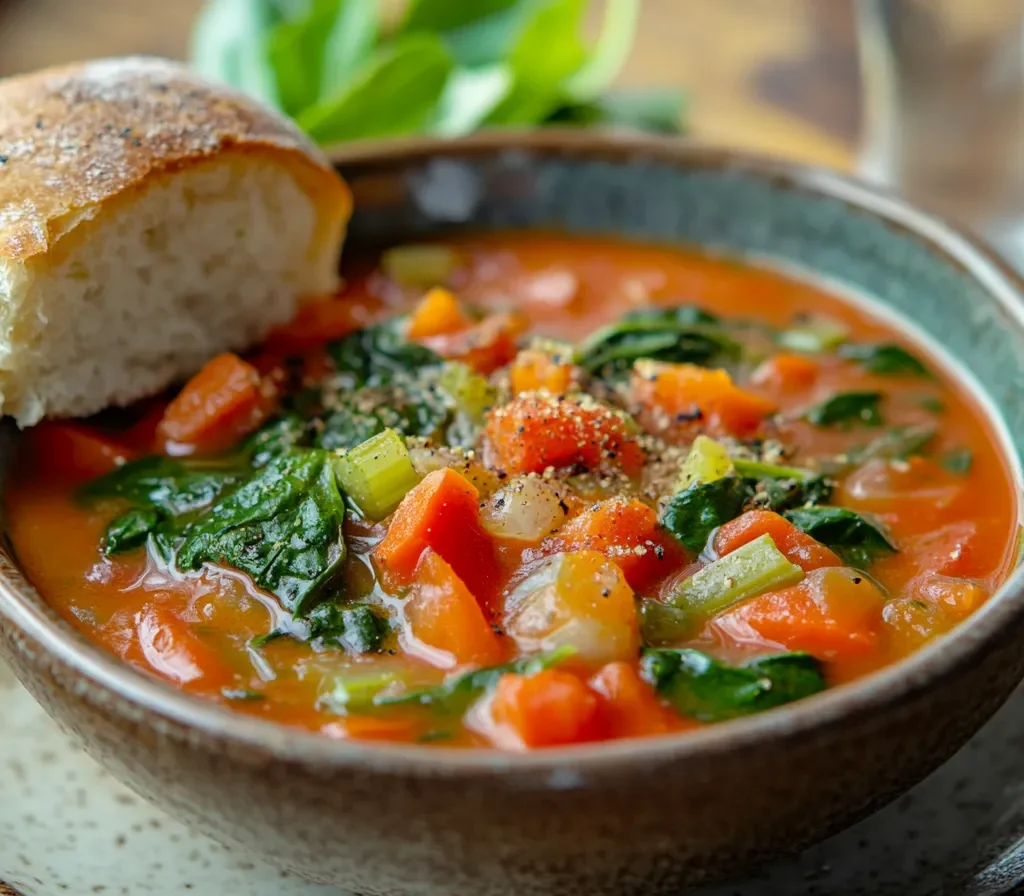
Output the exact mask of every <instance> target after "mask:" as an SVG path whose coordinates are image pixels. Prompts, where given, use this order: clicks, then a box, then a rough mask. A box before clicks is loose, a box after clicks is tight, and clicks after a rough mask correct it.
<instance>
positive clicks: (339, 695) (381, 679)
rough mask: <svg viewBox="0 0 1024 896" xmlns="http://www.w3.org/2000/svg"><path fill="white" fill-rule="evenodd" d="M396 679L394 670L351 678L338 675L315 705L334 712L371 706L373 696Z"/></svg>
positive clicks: (397, 678)
mask: <svg viewBox="0 0 1024 896" xmlns="http://www.w3.org/2000/svg"><path fill="white" fill-rule="evenodd" d="M398 680H399V677H398V676H397V675H396V674H395V673H394V672H381V673H379V674H377V675H362V676H358V677H352V678H346V677H339V678H336V679H335V680H334V683H333V687H331V689H330V690H329V691H327V692H326V693H322V694H321V695H320V697H319V699H318V700H317V706H318V708H321V709H327V710H329V711H330V712H336V713H344V712H348V711H349V710H360V709H363V710H365V709H368V708H369V707H371V706H373V701H374V698H375V697H376V696H377V695H378V694H380V693H381V692H382V691H384V690H386V689H387V688H388V687H390V686H391V685H393V684H394V683H395V682H397V681H398Z"/></svg>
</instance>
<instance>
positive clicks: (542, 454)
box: [487, 395, 644, 475]
mask: <svg viewBox="0 0 1024 896" xmlns="http://www.w3.org/2000/svg"><path fill="white" fill-rule="evenodd" d="M487 438H488V440H489V442H490V446H491V449H492V451H493V452H494V459H495V463H496V465H497V466H498V467H500V468H502V469H503V470H504V471H505V472H506V473H512V474H520V473H542V472H544V470H546V469H547V468H548V467H570V466H573V465H575V464H579V465H581V466H584V467H586V468H587V469H590V470H596V469H600V468H602V467H606V466H619V467H621V468H622V469H623V470H624V471H625V472H626V473H628V474H630V475H636V474H637V473H639V472H640V469H641V467H642V466H643V463H644V453H643V450H642V449H641V448H640V446H639V445H638V444H637V443H636V441H635V440H634V438H633V435H632V433H631V432H630V431H629V428H628V424H627V422H626V420H625V419H624V418H623V417H622V416H621V415H620V414H618V413H616V412H615V411H613V410H611V409H610V408H606V407H605V406H604V405H601V404H598V403H597V402H596V401H594V400H593V399H592V398H590V397H587V396H583V397H565V396H550V397H549V396H541V395H525V396H523V397H521V398H516V399H514V400H513V401H511V402H509V403H508V404H507V405H504V406H503V407H499V408H495V409H494V410H493V411H491V413H490V416H489V417H488V421H487Z"/></svg>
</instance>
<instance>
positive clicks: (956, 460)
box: [942, 448, 974, 476]
mask: <svg viewBox="0 0 1024 896" xmlns="http://www.w3.org/2000/svg"><path fill="white" fill-rule="evenodd" d="M973 465H974V452H973V451H971V449H970V448H957V449H955V450H953V451H947V452H946V453H945V454H944V455H943V456H942V466H944V467H945V468H946V469H947V470H949V472H950V473H954V474H955V475H957V476H966V475H967V474H968V473H970V472H971V467H972V466H973Z"/></svg>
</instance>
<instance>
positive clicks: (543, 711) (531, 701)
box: [491, 669, 601, 747]
mask: <svg viewBox="0 0 1024 896" xmlns="http://www.w3.org/2000/svg"><path fill="white" fill-rule="evenodd" d="M491 715H492V717H493V719H494V721H495V722H497V723H498V724H499V725H505V726H507V727H508V728H509V729H511V730H512V731H513V732H515V734H516V735H517V736H518V738H519V740H520V741H521V742H522V744H523V745H524V746H526V747H552V746H557V745H559V744H574V743H582V742H584V741H588V740H596V739H598V738H599V737H600V736H601V730H600V723H599V702H598V697H597V695H596V694H595V693H594V692H593V691H592V690H590V688H588V687H587V686H586V684H584V682H583V681H582V680H581V679H580V678H578V677H577V676H576V675H573V674H572V673H571V672H565V671H562V670H561V669H545V670H544V671H542V672H538V673H537V674H536V675H531V676H524V675H513V674H509V675H503V676H502V677H501V679H500V681H499V682H498V687H497V689H496V690H495V692H494V699H493V701H492V703H491Z"/></svg>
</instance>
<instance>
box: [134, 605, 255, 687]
mask: <svg viewBox="0 0 1024 896" xmlns="http://www.w3.org/2000/svg"><path fill="white" fill-rule="evenodd" d="M135 631H136V635H137V638H138V642H137V643H138V646H139V649H140V650H141V652H142V658H143V659H144V660H145V662H146V664H147V665H148V667H149V668H150V670H151V671H153V672H155V673H156V674H157V675H159V676H160V677H161V678H166V679H167V680H168V681H172V682H174V683H175V684H177V685H180V686H183V687H184V686H188V685H193V684H194V685H196V686H197V687H202V688H204V689H209V688H219V687H228V686H230V685H231V684H233V683H234V681H235V675H234V673H233V672H232V671H231V669H229V668H228V667H227V665H226V664H225V663H224V661H223V660H222V659H221V658H220V656H219V655H218V654H217V653H215V652H214V650H213V649H212V648H210V647H208V646H207V645H206V644H205V643H203V641H201V640H200V639H199V638H198V637H197V636H196V635H195V634H193V632H192V630H191V628H190V627H189V624H188V623H187V622H185V621H184V620H183V619H181V618H180V617H179V616H177V615H176V614H175V613H174V611H173V610H171V609H170V608H169V607H166V606H164V605H163V604H159V603H153V604H149V605H148V606H147V607H146V608H145V609H143V610H141V611H140V612H139V613H137V614H136V616H135Z"/></svg>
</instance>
